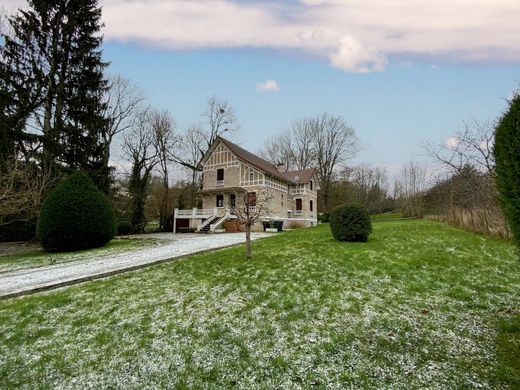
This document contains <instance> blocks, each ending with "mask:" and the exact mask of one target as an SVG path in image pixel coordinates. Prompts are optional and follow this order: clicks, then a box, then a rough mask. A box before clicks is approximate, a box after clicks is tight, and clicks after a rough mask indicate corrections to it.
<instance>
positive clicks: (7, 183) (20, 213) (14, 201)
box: [0, 159, 57, 223]
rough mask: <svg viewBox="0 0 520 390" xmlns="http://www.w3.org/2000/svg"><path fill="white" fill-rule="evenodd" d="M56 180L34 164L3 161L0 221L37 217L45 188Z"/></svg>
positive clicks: (0, 181) (0, 176)
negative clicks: (6, 218) (8, 218)
mask: <svg viewBox="0 0 520 390" xmlns="http://www.w3.org/2000/svg"><path fill="white" fill-rule="evenodd" d="M56 180H57V178H56V177H55V176H52V175H51V174H50V173H49V172H47V173H43V172H41V171H39V170H38V168H37V167H36V166H35V165H34V164H29V165H27V164H24V163H22V162H20V161H19V160H17V159H13V160H12V161H9V162H7V163H5V166H4V167H3V169H2V174H1V175H0V223H2V222H3V219H4V218H5V217H13V216H14V217H15V219H14V220H13V219H11V220H10V221H9V222H10V223H11V222H14V221H29V220H32V219H34V218H36V217H37V215H38V210H40V207H41V204H42V202H43V199H44V197H45V195H46V193H47V189H48V188H49V186H51V185H52V183H54V182H55V181H56Z"/></svg>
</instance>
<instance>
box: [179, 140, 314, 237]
mask: <svg viewBox="0 0 520 390" xmlns="http://www.w3.org/2000/svg"><path fill="white" fill-rule="evenodd" d="M200 168H201V169H202V172H203V180H202V190H201V191H200V192H199V194H200V196H201V198H202V209H193V210H175V215H174V218H175V226H176V227H177V228H178V227H191V228H197V230H199V231H201V230H202V231H210V232H212V231H215V230H217V231H220V229H223V227H224V223H225V222H226V221H229V220H231V221H232V220H233V219H235V218H236V217H235V216H234V214H233V210H234V208H235V206H238V205H237V194H244V193H248V194H249V195H248V196H252V197H253V198H255V197H256V196H257V194H258V195H259V194H268V197H267V199H268V204H267V210H268V213H267V214H266V216H265V220H278V221H284V228H285V227H291V226H295V225H300V226H305V227H308V226H315V225H316V224H317V222H318V221H317V190H318V184H317V183H318V182H317V179H316V175H315V171H314V169H304V170H301V171H284V170H283V169H282V167H281V166H276V165H274V164H272V163H270V162H269V161H266V160H264V159H262V158H260V157H258V156H256V155H254V154H253V153H251V152H248V151H247V150H245V149H243V148H241V147H240V146H238V145H236V144H234V143H232V142H230V141H228V140H226V139H224V138H222V137H218V138H217V139H216V140H215V142H214V143H213V144H212V145H211V146H210V148H209V149H208V151H207V152H206V154H205V155H204V157H203V159H202V161H201V163H200ZM261 229H262V226H261V224H257V226H254V230H261Z"/></svg>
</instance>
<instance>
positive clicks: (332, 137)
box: [310, 113, 359, 211]
mask: <svg viewBox="0 0 520 390" xmlns="http://www.w3.org/2000/svg"><path fill="white" fill-rule="evenodd" d="M310 121H311V122H310V123H311V126H312V134H313V136H314V145H315V153H316V173H317V176H318V180H319V182H320V189H321V198H322V200H323V208H324V210H325V211H328V210H329V200H330V193H331V189H332V184H333V179H334V173H335V170H336V169H337V168H338V167H339V166H341V165H342V164H344V163H345V162H347V161H348V160H350V159H351V158H353V157H354V156H356V154H357V153H358V152H359V142H358V138H357V135H356V132H355V130H354V129H353V128H352V127H350V126H349V125H348V124H347V122H346V121H345V119H343V118H342V117H340V116H331V115H329V114H326V113H325V114H322V115H319V116H317V117H316V118H313V119H311V120H310Z"/></svg>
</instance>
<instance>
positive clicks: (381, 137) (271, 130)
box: [104, 41, 520, 173]
mask: <svg viewBox="0 0 520 390" xmlns="http://www.w3.org/2000/svg"><path fill="white" fill-rule="evenodd" d="M104 55H105V59H107V60H109V61H111V66H110V71H111V72H113V73H117V74H121V75H124V76H125V77H127V78H129V79H131V80H133V81H135V82H136V83H138V84H139V85H140V86H141V87H142V88H143V89H144V91H145V94H146V96H147V99H148V101H149V102H150V103H151V104H152V105H154V106H156V107H158V108H161V109H168V110H169V111H170V112H171V113H172V115H173V117H174V118H175V120H176V121H177V124H178V126H179V128H180V129H183V128H186V127H188V126H189V125H191V124H193V123H195V122H197V121H198V120H200V114H201V112H202V110H203V108H204V105H205V102H206V100H207V99H208V98H209V97H211V96H217V97H219V98H223V99H229V100H230V102H231V104H232V105H233V107H235V109H236V111H237V114H238V116H239V119H240V122H241V125H242V126H241V130H240V131H239V132H238V133H237V134H236V140H237V141H238V142H240V143H241V144H242V145H243V146H244V147H246V148H248V149H250V150H252V151H256V150H258V149H259V148H260V147H261V146H262V144H263V142H264V141H265V140H266V139H267V138H269V137H270V136H272V135H275V134H277V133H278V132H280V131H281V130H283V129H284V128H286V127H287V126H289V124H290V123H291V121H292V120H294V119H298V118H302V117H306V116H310V115H314V114H318V113H321V112H325V111H326V112H330V113H333V114H337V115H342V116H343V117H344V118H345V119H346V120H347V121H348V122H349V123H350V124H351V126H353V127H354V128H355V129H356V131H357V133H358V136H359V138H360V141H361V143H362V151H361V152H360V154H359V156H358V157H357V158H356V162H366V163H370V164H377V165H385V166H388V169H389V171H390V172H391V173H396V172H397V171H398V169H399V168H398V167H399V165H400V164H401V163H402V162H404V161H407V160H410V159H417V158H421V156H420V154H421V153H422V151H421V149H420V148H419V147H418V143H419V142H420V141H421V140H431V141H434V142H439V143H440V142H442V140H444V139H446V138H447V137H448V136H449V135H450V134H451V133H453V131H455V130H456V129H457V128H459V127H461V126H462V125H463V122H464V121H469V120H471V119H472V118H476V119H481V120H488V119H493V118H495V117H497V115H499V114H500V113H501V112H502V111H503V109H504V108H505V105H506V103H505V100H506V98H508V97H509V96H510V95H511V92H512V91H513V89H515V88H517V87H518V86H519V85H520V84H519V80H520V66H518V65H511V64H509V65H492V64H457V63H437V64H435V65H434V64H431V63H427V62H416V63H409V62H403V61H399V60H396V61H390V62H389V65H388V66H387V67H386V68H385V70H384V71H381V72H374V73H348V72H344V71H342V70H340V69H336V68H333V67H330V66H329V64H328V63H327V62H325V61H322V60H319V59H309V58H305V57H304V56H301V55H295V54H294V53H292V54H291V53H285V52H281V51H279V50H269V49H196V50H189V51H186V50H183V51H176V50H164V49H151V48H148V47H146V46H143V45H140V44H135V43H118V42H110V41H109V42H106V43H105V45H104ZM266 80H276V82H277V84H278V87H279V90H278V91H260V90H258V89H257V84H258V83H261V82H265V81H266Z"/></svg>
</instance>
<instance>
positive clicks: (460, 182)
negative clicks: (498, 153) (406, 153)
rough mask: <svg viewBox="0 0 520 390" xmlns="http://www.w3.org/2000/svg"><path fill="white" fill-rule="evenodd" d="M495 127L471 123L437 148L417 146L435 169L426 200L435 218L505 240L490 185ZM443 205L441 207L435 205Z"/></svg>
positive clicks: (423, 145)
mask: <svg viewBox="0 0 520 390" xmlns="http://www.w3.org/2000/svg"><path fill="white" fill-rule="evenodd" d="M494 138H495V123H494V122H492V121H491V122H490V121H477V120H475V119H473V120H472V121H470V122H467V123H465V124H464V126H463V128H462V129H461V130H458V131H456V132H455V133H454V134H453V136H451V137H449V138H448V139H447V140H445V141H444V142H443V143H441V144H440V145H434V144H432V143H431V142H424V143H423V144H422V145H421V146H422V147H423V149H424V150H425V151H426V153H427V154H428V155H429V156H430V157H431V158H432V159H433V160H434V161H435V162H436V163H437V164H438V165H439V168H440V169H438V170H437V171H438V176H439V177H438V178H437V184H436V186H435V188H434V190H433V191H431V194H430V197H431V198H432V202H433V203H435V204H436V206H435V207H436V209H437V212H438V213H439V216H438V218H440V219H441V220H443V221H445V222H448V223H451V224H453V225H456V226H460V227H464V228H468V229H471V230H475V231H478V232H482V233H492V234H498V235H502V236H505V237H507V236H508V235H509V232H508V228H507V224H506V223H505V220H504V218H503V214H502V212H501V210H500V207H499V205H498V192H497V190H496V186H495V185H494V180H495V160H494V155H493V146H494ZM441 201H444V204H442V205H437V203H440V202H441Z"/></svg>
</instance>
